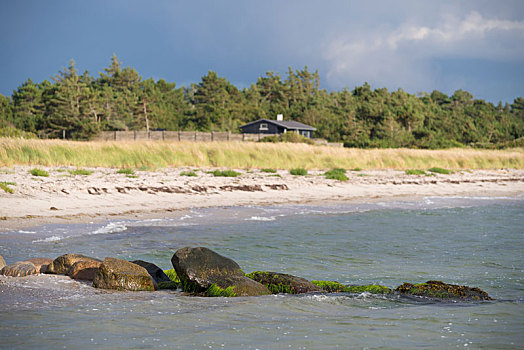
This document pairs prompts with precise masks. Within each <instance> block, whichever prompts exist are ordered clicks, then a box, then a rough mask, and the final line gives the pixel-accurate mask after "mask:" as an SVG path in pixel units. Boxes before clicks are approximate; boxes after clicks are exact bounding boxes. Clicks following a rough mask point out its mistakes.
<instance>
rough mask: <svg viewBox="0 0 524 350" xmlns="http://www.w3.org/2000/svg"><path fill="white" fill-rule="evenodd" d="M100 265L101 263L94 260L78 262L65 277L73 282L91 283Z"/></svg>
mask: <svg viewBox="0 0 524 350" xmlns="http://www.w3.org/2000/svg"><path fill="white" fill-rule="evenodd" d="M100 265H102V262H101V261H96V260H80V261H77V262H75V263H74V264H73V266H71V267H70V268H69V270H68V271H67V275H68V276H69V277H71V278H73V279H75V280H85V281H92V280H93V279H94V278H95V276H96V273H97V272H98V268H99V267H100Z"/></svg>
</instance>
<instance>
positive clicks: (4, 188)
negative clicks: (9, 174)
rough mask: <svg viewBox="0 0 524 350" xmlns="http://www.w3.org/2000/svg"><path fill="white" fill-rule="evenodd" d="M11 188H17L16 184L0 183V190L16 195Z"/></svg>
mask: <svg viewBox="0 0 524 350" xmlns="http://www.w3.org/2000/svg"><path fill="white" fill-rule="evenodd" d="M9 186H16V183H14V182H5V181H0V188H1V189H3V190H4V191H5V192H7V193H14V192H15V191H14V190H13V189H12V188H10V187H9Z"/></svg>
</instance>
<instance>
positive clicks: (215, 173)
mask: <svg viewBox="0 0 524 350" xmlns="http://www.w3.org/2000/svg"><path fill="white" fill-rule="evenodd" d="M212 174H213V176H221V177H237V176H238V175H240V173H239V172H236V171H234V170H215V171H213V172H212Z"/></svg>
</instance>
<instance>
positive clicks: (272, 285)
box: [246, 271, 322, 294]
mask: <svg viewBox="0 0 524 350" xmlns="http://www.w3.org/2000/svg"><path fill="white" fill-rule="evenodd" d="M246 277H249V278H251V279H252V280H254V281H257V282H259V283H262V284H263V285H264V286H266V287H267V289H269V290H270V291H271V293H273V294H279V293H286V294H302V293H310V292H322V289H321V288H320V287H318V286H316V285H314V284H312V283H311V282H309V281H308V280H306V279H304V278H301V277H296V276H293V275H288V274H284V273H278V272H266V271H254V272H251V273H248V274H246Z"/></svg>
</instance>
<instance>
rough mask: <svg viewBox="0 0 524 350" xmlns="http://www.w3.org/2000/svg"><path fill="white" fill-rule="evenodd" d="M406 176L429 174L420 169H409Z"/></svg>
mask: <svg viewBox="0 0 524 350" xmlns="http://www.w3.org/2000/svg"><path fill="white" fill-rule="evenodd" d="M406 175H427V173H426V172H425V171H424V170H420V169H407V170H406Z"/></svg>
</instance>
